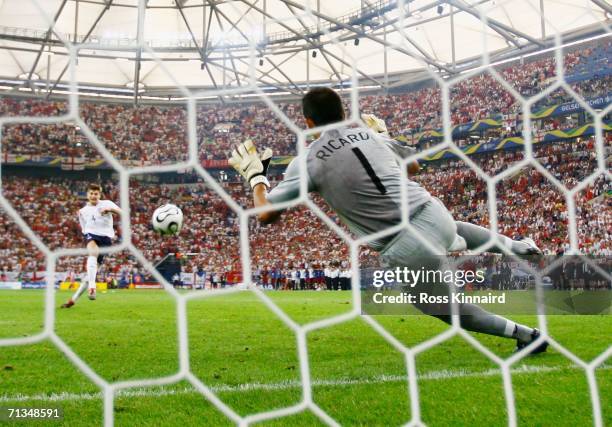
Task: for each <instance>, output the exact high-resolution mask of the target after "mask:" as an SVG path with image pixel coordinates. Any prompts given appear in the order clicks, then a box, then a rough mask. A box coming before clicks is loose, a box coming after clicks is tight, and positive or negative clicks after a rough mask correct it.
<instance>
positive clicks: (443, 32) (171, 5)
mask: <svg viewBox="0 0 612 427" xmlns="http://www.w3.org/2000/svg"><path fill="white" fill-rule="evenodd" d="M482 16H486V22H483V20H482ZM611 17H612V8H611V6H610V4H609V3H608V2H607V0H571V1H562V0H511V1H502V0H403V1H398V0H343V1H322V0H310V1H309V2H307V1H300V0H148V1H147V0H142V1H140V2H139V1H138V0H38V2H35V1H34V0H0V79H1V80H0V86H2V87H3V88H4V89H15V88H18V89H19V90H22V91H28V90H30V91H35V92H42V93H43V94H44V93H46V94H47V96H48V95H50V94H52V93H62V92H66V91H67V90H68V86H67V82H68V80H69V75H70V70H74V73H75V74H74V75H75V79H76V81H78V82H79V91H80V92H82V93H87V92H88V91H89V92H91V93H106V94H108V95H113V94H114V95H117V96H126V97H133V98H134V100H137V98H138V99H155V98H158V99H161V98H164V99H171V98H173V97H179V96H181V94H180V92H179V91H178V90H177V89H176V87H177V84H180V85H183V86H185V87H189V88H193V89H196V90H199V89H202V92H205V91H206V90H209V89H215V88H219V89H221V88H234V89H235V88H241V87H245V86H249V85H252V83H253V82H255V83H256V84H257V85H258V87H260V88H262V89H263V90H265V91H268V92H276V93H279V94H289V95H290V94H298V93H300V92H301V91H303V89H304V87H305V82H311V83H312V82H328V83H329V82H332V84H333V85H335V86H339V87H341V86H343V85H349V84H350V79H351V76H352V75H353V73H355V75H356V76H357V77H358V78H359V85H361V86H363V87H364V88H366V87H369V88H384V89H388V88H393V87H395V86H399V85H402V84H406V82H408V81H410V79H414V78H415V76H419V75H420V76H423V74H424V72H425V70H426V69H430V70H435V71H436V72H440V73H441V74H442V75H452V74H454V73H457V72H460V71H461V70H465V69H467V68H470V67H474V66H476V65H479V63H480V60H479V58H480V56H481V54H482V52H483V50H485V49H486V51H488V52H490V55H491V61H497V60H501V59H504V58H509V57H512V56H515V57H516V56H518V55H523V54H525V53H528V52H533V51H537V50H541V49H546V48H550V47H551V46H554V43H555V42H554V34H556V33H558V34H563V35H564V41H566V40H570V39H571V38H572V37H573V38H574V39H575V38H579V37H585V36H587V35H595V34H605V33H608V34H609V32H610V30H609V28H610V27H609V25H610V18H611ZM483 35H484V36H483ZM69 49H72V50H73V51H74V52H76V55H73V56H72V57H73V58H75V59H74V60H73V61H70V58H71V56H70V55H69ZM70 64H72V65H70ZM135 88H136V89H137V90H134V89H135Z"/></svg>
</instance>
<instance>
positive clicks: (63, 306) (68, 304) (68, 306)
mask: <svg viewBox="0 0 612 427" xmlns="http://www.w3.org/2000/svg"><path fill="white" fill-rule="evenodd" d="M73 305H74V301H72V299H69V300H68V302H66V303H64V304H62V308H70V307H72V306H73Z"/></svg>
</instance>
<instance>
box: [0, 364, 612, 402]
mask: <svg viewBox="0 0 612 427" xmlns="http://www.w3.org/2000/svg"><path fill="white" fill-rule="evenodd" d="M610 368H612V365H603V366H601V367H599V368H597V369H598V370H607V369H610ZM574 369H581V368H580V367H578V366H575V365H568V366H565V367H560V366H554V367H551V366H529V365H521V366H520V367H518V368H515V369H513V370H512V374H530V373H549V372H559V371H565V370H574ZM498 375H499V376H501V371H500V370H499V369H489V370H486V371H466V370H454V371H453V370H441V371H430V372H426V373H424V374H422V375H419V377H418V379H419V381H435V380H446V379H453V378H471V377H479V378H482V377H495V376H498ZM406 380H407V377H406V376H402V375H379V376H376V377H372V378H356V379H352V378H345V379H335V380H313V381H312V386H313V387H345V386H352V385H367V384H384V383H395V382H404V381H406ZM301 387H302V385H301V383H300V382H299V381H294V380H291V381H281V382H277V383H246V384H239V385H229V384H221V385H216V386H211V387H210V389H211V390H212V391H213V392H215V393H223V392H247V391H254V390H264V391H279V390H289V389H299V388H301ZM152 388H153V387H147V388H133V389H128V390H121V391H119V392H118V393H117V396H116V397H162V396H172V395H184V394H199V393H198V392H197V390H194V389H193V388H187V387H185V388H179V389H169V390H152ZM101 398H102V393H65V392H62V393H52V394H44V393H41V394H34V395H24V394H17V395H6V394H5V395H0V403H3V402H29V401H45V402H63V401H71V400H93V399H101Z"/></svg>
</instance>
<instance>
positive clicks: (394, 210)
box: [229, 88, 548, 353]
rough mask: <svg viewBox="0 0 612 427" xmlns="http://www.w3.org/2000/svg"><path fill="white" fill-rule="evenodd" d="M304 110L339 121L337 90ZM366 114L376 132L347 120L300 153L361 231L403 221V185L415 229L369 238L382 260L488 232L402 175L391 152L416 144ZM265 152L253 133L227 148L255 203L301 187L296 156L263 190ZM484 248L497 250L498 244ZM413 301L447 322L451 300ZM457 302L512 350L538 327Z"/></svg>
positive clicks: (530, 248)
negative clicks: (458, 216)
mask: <svg viewBox="0 0 612 427" xmlns="http://www.w3.org/2000/svg"><path fill="white" fill-rule="evenodd" d="M302 110H303V114H304V117H305V119H306V123H307V125H308V127H309V128H314V127H318V126H324V125H328V124H333V123H337V122H341V121H343V120H344V117H345V116H344V109H343V106H342V100H341V99H340V96H339V95H338V94H337V93H336V92H334V91H333V90H332V89H329V88H315V89H312V90H310V91H309V92H308V93H307V94H306V95H305V96H304V98H303V99H302ZM364 120H366V123H368V125H369V126H370V127H371V128H372V130H374V131H377V132H379V133H377V134H375V135H374V134H373V133H372V130H370V129H367V128H359V127H357V128H355V127H348V126H347V127H339V128H335V129H333V130H329V131H326V132H323V133H322V134H320V135H317V139H316V140H315V141H314V142H312V143H311V144H310V146H309V147H308V148H307V149H306V151H305V153H304V155H305V156H306V166H307V170H306V171H305V172H307V185H308V191H309V192H316V193H319V194H320V195H321V196H322V197H323V199H324V200H325V201H326V202H327V203H328V204H329V206H330V207H331V208H332V209H333V210H334V211H335V212H336V214H337V215H338V216H339V218H340V220H341V221H342V222H343V223H344V224H345V225H346V226H347V227H348V228H349V229H350V231H351V232H352V233H354V234H355V235H357V236H359V237H362V236H367V235H371V234H373V233H376V232H379V231H381V230H384V229H387V228H389V227H392V226H394V225H397V224H399V223H400V222H401V215H402V211H401V208H400V206H401V202H400V197H401V196H400V186H401V185H405V186H406V189H407V196H408V206H409V214H410V217H409V221H410V224H411V225H412V227H413V228H414V230H408V229H405V230H403V231H401V232H398V233H397V234H395V235H391V236H387V237H382V238H380V239H377V240H374V241H370V243H369V246H370V247H371V248H372V249H374V250H376V251H378V252H379V253H380V256H381V259H382V261H383V263H384V264H385V265H386V266H388V267H393V268H394V267H410V268H413V269H417V268H420V267H422V266H423V265H424V264H425V263H431V262H432V261H431V260H436V259H439V258H440V256H443V255H446V254H447V253H448V252H449V251H454V250H465V249H474V248H477V247H479V246H482V245H483V244H485V243H486V242H488V241H489V240H490V238H491V231H490V230H488V229H486V228H483V227H480V226H477V225H474V224H469V223H464V222H455V221H454V219H453V218H452V216H451V215H450V213H449V212H448V210H447V209H446V208H445V207H444V205H443V204H442V202H441V201H440V200H439V199H437V198H434V197H432V196H431V195H430V194H429V193H428V192H427V190H425V189H424V188H423V187H421V186H420V185H419V184H417V183H416V182H414V181H411V180H409V179H408V180H405V179H403V178H402V173H401V170H400V164H399V162H398V161H397V156H399V157H401V158H406V157H408V156H410V155H412V154H414V149H413V148H411V147H407V146H406V145H404V144H402V143H400V142H398V141H395V140H393V139H391V138H390V137H388V136H387V135H386V128H384V123H382V121H378V120H377V119H376V118H374V117H364ZM271 157H272V152H271V150H270V149H266V150H265V151H264V152H263V153H261V154H260V153H258V152H257V150H256V148H255V145H254V144H253V143H252V142H251V141H246V142H245V143H243V144H240V145H239V146H238V147H237V148H236V149H235V150H234V151H233V152H232V157H231V158H230V159H229V163H230V164H231V165H232V166H233V167H234V168H235V169H236V170H237V171H238V173H240V174H241V175H242V176H243V177H244V178H245V179H246V180H247V181H248V182H249V184H250V185H251V188H252V189H253V198H254V204H255V206H256V207H260V206H269V205H271V204H275V203H280V202H285V201H289V200H293V199H295V198H297V197H298V195H299V187H300V184H299V183H300V178H299V159H298V158H295V159H293V160H292V161H291V163H290V164H289V165H288V167H287V170H286V173H285V178H284V180H283V181H282V182H281V183H280V184H278V185H277V186H276V187H275V188H274V189H272V190H271V191H270V192H268V190H269V188H270V184H269V182H268V179H267V178H266V173H267V169H268V165H269V163H270V159H271ZM416 167H418V164H417V165H416ZM411 168H412V169H414V168H415V165H411ZM281 213H282V211H279V210H269V211H267V212H263V213H261V214H259V215H258V218H259V220H260V221H261V222H263V223H271V222H274V221H276V220H277V219H279V218H280V216H281ZM416 234H420V235H421V236H422V237H423V238H425V239H426V240H427V241H428V242H430V243H431V244H432V246H433V247H434V250H433V251H432V250H431V249H430V248H427V247H425V246H424V245H423V244H422V243H421V242H420V241H419V239H418V238H417V237H416ZM497 237H498V239H499V241H501V242H502V244H504V245H505V246H506V248H507V249H509V250H510V251H512V252H513V253H515V254H519V255H531V254H537V253H540V251H539V249H538V248H537V246H536V245H535V243H534V242H533V241H532V240H531V239H523V240H521V241H514V240H512V239H510V238H508V237H506V236H503V235H498V236H497ZM490 250H491V251H494V252H501V249H500V248H492V249H490ZM433 262H435V261H433ZM416 289H418V291H419V292H427V293H428V294H430V295H449V288H448V287H447V285H445V284H443V283H436V284H427V285H425V284H422V283H421V284H417V286H416V288H415V289H413V291H414V290H416ZM415 306H416V307H417V308H418V309H419V310H421V311H422V312H424V313H425V314H430V315H433V316H435V317H438V318H440V319H441V320H443V321H445V322H446V323H450V322H451V316H450V313H451V309H450V306H449V304H446V305H445V306H444V307H443V308H442V310H441V308H440V306H439V305H437V306H435V307H434V306H433V305H431V304H415ZM458 309H459V313H458V314H459V316H460V322H461V326H462V327H463V328H465V329H467V330H470V331H474V332H481V333H485V334H490V335H496V336H500V337H507V338H512V339H515V340H516V341H517V350H520V349H522V348H524V347H526V346H527V345H529V344H530V343H532V342H533V341H535V340H536V339H537V338H538V337H539V335H540V333H539V331H538V330H537V329H534V328H530V327H528V326H525V325H521V324H518V323H515V322H513V321H511V320H508V319H506V318H504V317H501V316H497V315H495V314H492V313H489V312H487V311H485V310H484V309H482V308H481V307H479V306H477V305H473V304H466V303H464V304H459V305H458ZM547 345H548V344H547V343H546V342H543V343H541V344H540V345H538V346H536V347H535V348H533V349H532V350H531V352H532V353H539V352H543V351H545V350H546V347H547Z"/></svg>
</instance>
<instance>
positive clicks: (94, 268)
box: [87, 255, 98, 289]
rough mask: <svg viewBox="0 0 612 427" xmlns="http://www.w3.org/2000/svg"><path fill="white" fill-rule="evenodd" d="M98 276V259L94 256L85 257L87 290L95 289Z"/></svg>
mask: <svg viewBox="0 0 612 427" xmlns="http://www.w3.org/2000/svg"><path fill="white" fill-rule="evenodd" d="M97 274H98V258H97V257H95V256H92V255H90V256H88V257H87V282H88V284H89V289H96V275H97Z"/></svg>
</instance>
